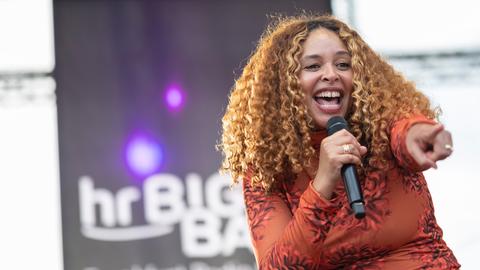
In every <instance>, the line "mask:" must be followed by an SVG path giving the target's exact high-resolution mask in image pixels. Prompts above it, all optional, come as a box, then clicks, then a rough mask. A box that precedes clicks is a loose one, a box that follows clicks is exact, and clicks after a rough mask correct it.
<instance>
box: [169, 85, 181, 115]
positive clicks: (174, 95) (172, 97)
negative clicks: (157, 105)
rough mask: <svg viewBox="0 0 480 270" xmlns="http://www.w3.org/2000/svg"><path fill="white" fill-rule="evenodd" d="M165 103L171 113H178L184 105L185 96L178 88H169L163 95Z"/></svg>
mask: <svg viewBox="0 0 480 270" xmlns="http://www.w3.org/2000/svg"><path fill="white" fill-rule="evenodd" d="M165 101H166V103H167V106H168V108H169V109H170V110H171V111H178V110H180V109H181V108H182V107H183V105H184V103H185V94H184V92H183V91H182V90H181V89H180V88H179V87H178V86H170V87H169V88H168V89H167V91H166V93H165Z"/></svg>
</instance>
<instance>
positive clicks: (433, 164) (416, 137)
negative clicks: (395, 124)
mask: <svg viewBox="0 0 480 270" xmlns="http://www.w3.org/2000/svg"><path fill="white" fill-rule="evenodd" d="M406 140H407V141H406V145H407V150H408V152H409V153H410V155H411V156H412V157H413V159H414V160H415V161H416V162H417V164H418V165H419V166H420V168H421V169H422V170H427V169H429V168H435V169H436V168H437V161H439V160H443V159H446V158H447V157H448V156H450V155H451V154H452V152H453V143H452V135H451V134H450V132H449V131H447V130H445V127H444V126H443V125H442V124H435V125H432V124H426V123H419V124H415V125H413V126H412V127H410V129H409V130H408V133H407V138H406Z"/></svg>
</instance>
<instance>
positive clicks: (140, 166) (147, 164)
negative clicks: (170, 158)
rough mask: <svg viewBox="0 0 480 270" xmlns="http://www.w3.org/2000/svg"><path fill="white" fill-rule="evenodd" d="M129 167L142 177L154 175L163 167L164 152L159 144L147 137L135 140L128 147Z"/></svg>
mask: <svg viewBox="0 0 480 270" xmlns="http://www.w3.org/2000/svg"><path fill="white" fill-rule="evenodd" d="M126 159H127V165H128V167H129V168H130V170H131V171H133V172H134V173H135V174H137V175H140V176H146V175H149V174H152V173H154V172H156V171H158V169H159V168H160V167H161V165H162V162H163V151H162V148H161V146H160V144H159V143H158V142H156V141H155V140H153V139H151V138H147V137H145V136H137V137H135V138H133V139H132V140H131V141H130V142H129V143H128V144H127V147H126Z"/></svg>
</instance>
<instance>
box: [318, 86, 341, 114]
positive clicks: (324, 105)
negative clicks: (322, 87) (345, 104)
mask: <svg viewBox="0 0 480 270" xmlns="http://www.w3.org/2000/svg"><path fill="white" fill-rule="evenodd" d="M342 97H343V96H342V93H341V92H340V91H337V90H333V91H322V92H319V93H317V94H316V95H315V96H314V97H313V98H314V99H315V102H317V104H318V105H320V108H321V109H324V110H327V111H332V110H338V109H340V107H341V101H342Z"/></svg>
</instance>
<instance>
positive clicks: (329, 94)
mask: <svg viewBox="0 0 480 270" xmlns="http://www.w3.org/2000/svg"><path fill="white" fill-rule="evenodd" d="M315 97H328V98H337V97H340V92H339V91H323V92H320V93H318V94H317V95H316V96H315Z"/></svg>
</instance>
